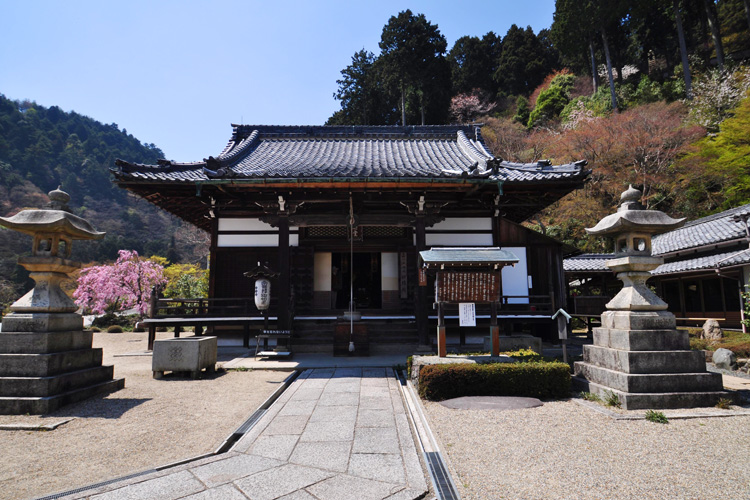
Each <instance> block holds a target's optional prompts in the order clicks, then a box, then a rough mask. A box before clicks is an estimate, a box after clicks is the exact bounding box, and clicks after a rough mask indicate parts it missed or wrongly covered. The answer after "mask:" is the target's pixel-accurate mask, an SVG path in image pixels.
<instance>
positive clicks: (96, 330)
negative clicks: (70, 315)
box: [89, 326, 102, 333]
mask: <svg viewBox="0 0 750 500" xmlns="http://www.w3.org/2000/svg"><path fill="white" fill-rule="evenodd" d="M89 330H91V331H92V332H94V333H96V332H101V331H102V329H101V328H99V327H98V326H92V327H91V328H89Z"/></svg>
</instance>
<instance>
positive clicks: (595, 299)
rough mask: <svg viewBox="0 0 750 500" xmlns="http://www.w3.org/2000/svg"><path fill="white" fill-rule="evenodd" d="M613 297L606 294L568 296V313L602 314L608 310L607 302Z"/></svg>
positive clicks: (579, 314)
mask: <svg viewBox="0 0 750 500" xmlns="http://www.w3.org/2000/svg"><path fill="white" fill-rule="evenodd" d="M610 300H612V297H608V296H606V295H572V296H570V297H568V307H569V309H568V314H571V315H573V316H601V314H602V313H603V312H604V311H606V310H607V307H606V305H607V302H609V301H610Z"/></svg>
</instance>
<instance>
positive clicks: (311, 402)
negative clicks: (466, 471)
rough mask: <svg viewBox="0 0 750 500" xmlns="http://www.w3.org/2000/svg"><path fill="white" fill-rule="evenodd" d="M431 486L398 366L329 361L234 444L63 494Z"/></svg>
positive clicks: (285, 492) (249, 495) (413, 489)
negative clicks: (218, 452)
mask: <svg viewBox="0 0 750 500" xmlns="http://www.w3.org/2000/svg"><path fill="white" fill-rule="evenodd" d="M206 425H210V422H207V423H206ZM426 492H427V483H426V481H425V475H424V472H423V471H422V467H421V465H420V461H419V458H418V455H417V449H416V446H415V444H414V439H413V437H412V433H411V425H410V423H409V420H408V417H407V415H406V412H405V409H404V404H403V400H402V398H401V393H400V389H399V386H398V381H397V380H396V379H395V377H394V374H393V371H392V370H391V369H390V368H335V369H334V368H330V369H315V370H307V371H305V372H303V373H302V374H301V375H300V377H299V378H297V380H295V381H294V382H293V383H292V385H291V386H290V387H289V388H288V389H287V390H286V391H285V392H284V393H283V394H282V395H281V396H280V397H279V399H278V400H277V401H276V402H275V403H274V404H273V405H272V406H271V407H270V408H269V409H268V411H267V413H266V414H265V415H264V416H263V417H262V418H261V419H260V420H259V422H258V423H257V424H256V425H255V426H254V427H253V428H252V429H251V430H250V432H248V433H247V434H246V435H245V436H243V437H242V439H240V441H239V442H238V443H237V444H236V445H235V446H234V447H233V448H232V450H231V451H230V452H229V453H225V454H222V455H219V456H216V457H211V458H208V459H203V460H199V461H196V462H192V463H189V464H185V465H181V466H177V467H174V468H169V469H166V470H163V471H160V472H157V473H154V474H149V475H147V476H141V477H137V478H133V479H130V480H125V481H121V482H118V483H114V484H110V485H108V486H106V487H102V488H100V489H98V490H89V491H86V492H83V494H82V495H80V494H79V495H77V496H75V495H73V496H68V497H65V498H71V499H72V498H88V499H92V500H93V499H96V500H121V499H122V500H124V499H143V498H148V499H150V500H173V499H178V498H181V499H186V500H187V499H189V500H208V499H228V500H234V499H237V500H245V499H251V500H273V499H283V500H308V499H309V500H315V499H318V500H339V499H340V500H351V499H355V498H356V499H357V500H383V499H392V500H411V499H417V498H421V497H422V496H423V495H424V494H425V493H426Z"/></svg>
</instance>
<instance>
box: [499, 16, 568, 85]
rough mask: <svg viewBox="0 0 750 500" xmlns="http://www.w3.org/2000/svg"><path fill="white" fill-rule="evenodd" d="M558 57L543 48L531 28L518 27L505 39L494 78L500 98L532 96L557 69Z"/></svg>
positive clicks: (510, 30) (513, 28) (514, 27)
mask: <svg viewBox="0 0 750 500" xmlns="http://www.w3.org/2000/svg"><path fill="white" fill-rule="evenodd" d="M555 61H556V56H555V55H554V54H552V53H550V52H548V51H547V50H545V47H544V46H543V45H542V43H541V41H540V40H539V38H537V36H536V35H535V34H534V32H533V31H532V30H531V27H530V26H527V27H526V29H523V28H519V27H518V26H516V25H515V24H514V25H512V26H511V27H510V29H508V33H507V34H506V35H505V38H503V43H502V50H501V51H500V59H499V60H498V64H497V69H496V70H495V73H494V75H493V78H494V80H495V83H497V85H498V88H499V90H498V94H500V95H503V96H509V95H529V94H530V93H531V91H532V90H534V89H535V88H536V87H537V85H539V84H540V83H542V80H544V77H545V76H546V75H547V74H549V73H550V72H551V71H552V70H554V69H556V68H555V67H554V64H555Z"/></svg>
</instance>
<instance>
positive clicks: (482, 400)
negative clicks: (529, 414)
mask: <svg viewBox="0 0 750 500" xmlns="http://www.w3.org/2000/svg"><path fill="white" fill-rule="evenodd" d="M440 404H441V405H443V406H445V407H446V408H451V409H455V410H501V411H502V410H520V409H522V408H536V407H538V406H542V405H543V403H542V402H541V401H540V400H538V399H537V398H522V397H516V396H464V397H460V398H453V399H446V400H445V401H441V402H440Z"/></svg>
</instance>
